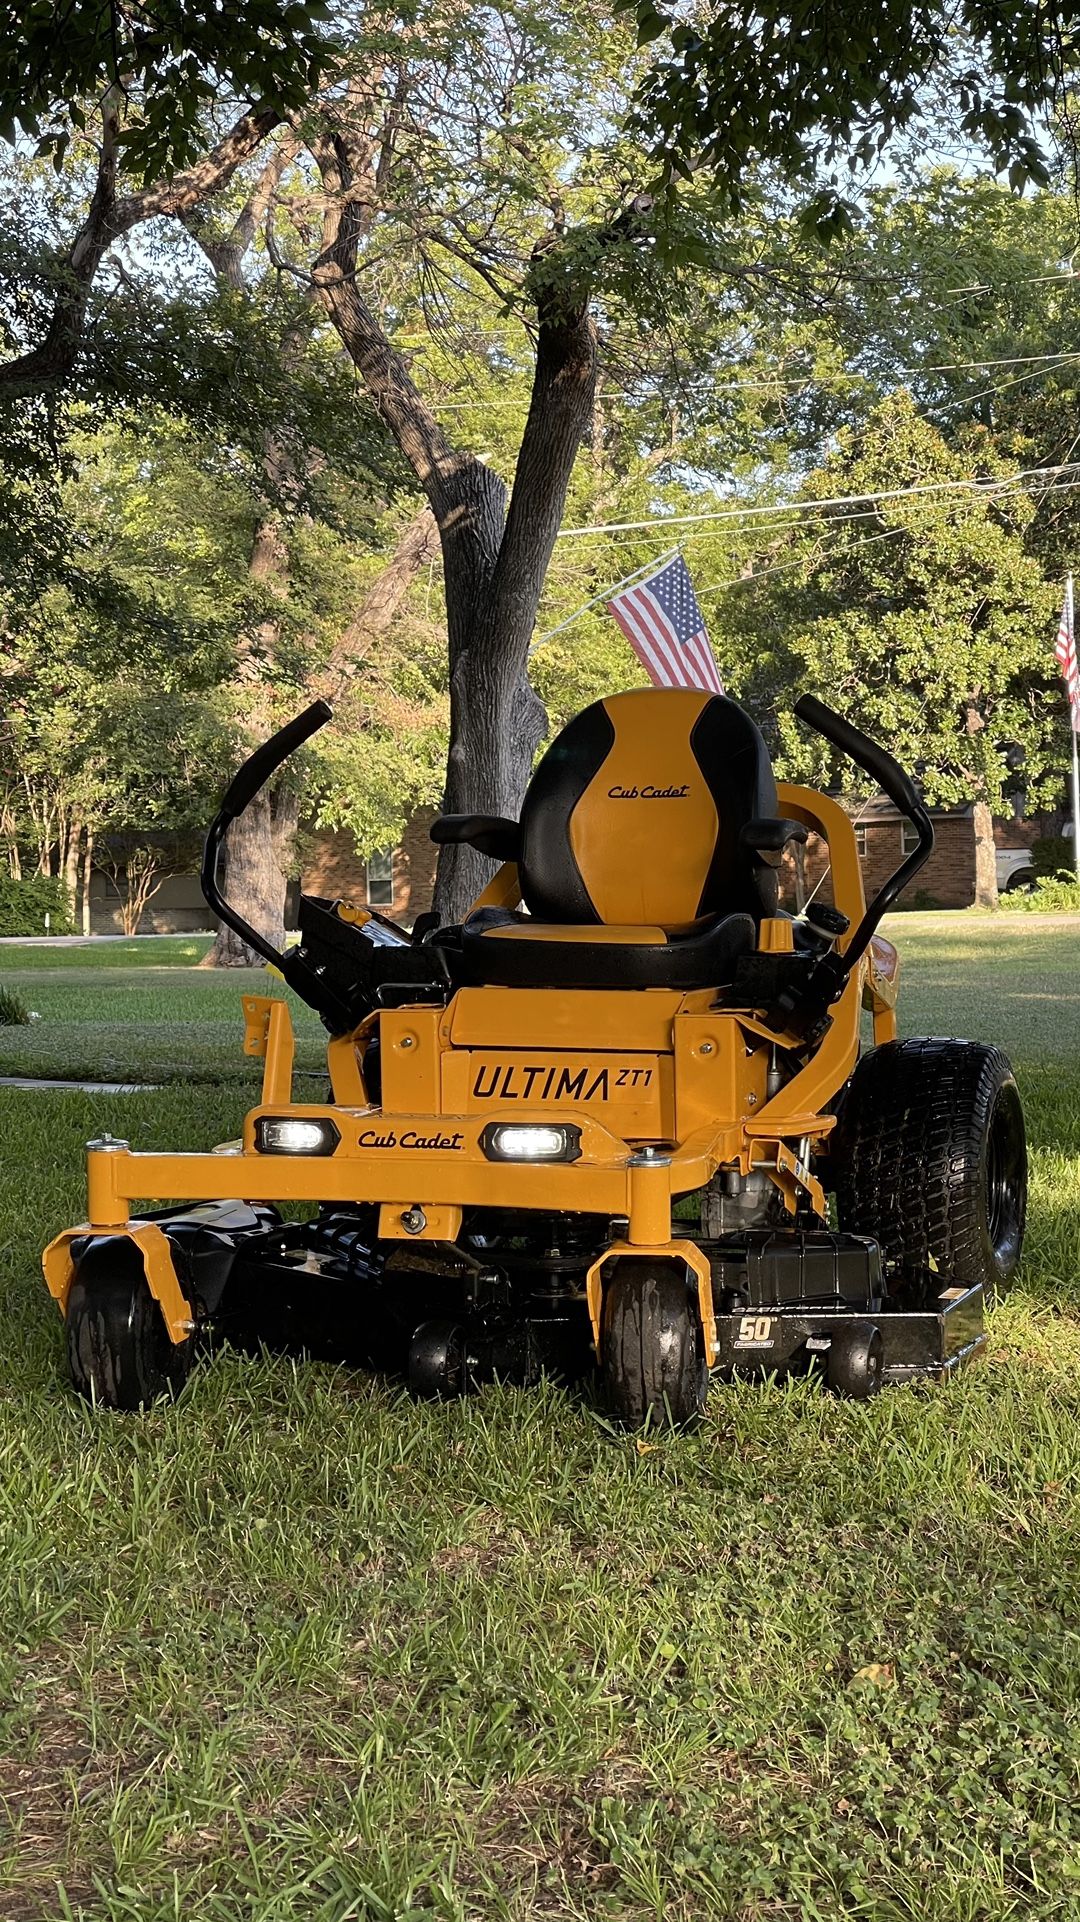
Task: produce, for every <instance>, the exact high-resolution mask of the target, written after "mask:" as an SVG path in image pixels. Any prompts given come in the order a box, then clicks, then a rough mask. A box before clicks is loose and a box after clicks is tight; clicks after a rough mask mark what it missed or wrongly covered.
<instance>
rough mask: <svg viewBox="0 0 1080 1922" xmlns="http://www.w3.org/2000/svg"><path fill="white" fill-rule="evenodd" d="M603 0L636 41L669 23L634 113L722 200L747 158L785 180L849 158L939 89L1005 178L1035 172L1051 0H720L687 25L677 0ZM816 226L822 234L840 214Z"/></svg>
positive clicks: (1048, 108)
mask: <svg viewBox="0 0 1080 1922" xmlns="http://www.w3.org/2000/svg"><path fill="white" fill-rule="evenodd" d="M617 8H618V10H619V11H621V12H624V13H629V14H631V15H632V16H634V18H635V19H636V22H637V30H638V44H639V45H644V44H652V43H654V42H656V41H657V40H659V39H660V38H661V36H662V34H664V32H665V31H666V32H667V34H668V36H669V51H666V52H664V51H658V53H657V56H656V58H655V60H654V63H653V65H652V67H651V69H650V71H649V72H648V74H647V76H646V79H645V81H644V83H643V86H642V89H641V92H640V95H639V100H638V105H637V109H636V112H635V115H634V117H633V121H632V126H633V128H634V129H635V130H636V131H637V132H638V133H639V134H640V135H641V136H642V138H643V139H645V140H647V141H648V142H649V144H650V146H651V149H652V153H653V157H654V158H655V159H656V160H657V161H658V162H659V163H661V164H662V165H664V166H665V168H666V169H668V170H669V172H670V173H677V172H678V171H679V168H678V166H677V165H676V163H675V161H674V160H673V157H672V156H673V153H674V154H677V155H681V156H682V157H683V159H684V160H685V159H686V158H687V157H689V156H693V157H694V159H695V161H696V162H697V163H698V164H704V165H706V166H708V167H709V168H710V169H711V170H712V172H713V174H714V175H715V177H716V180H717V182H718V183H719V184H720V185H721V186H722V188H723V190H724V192H725V194H726V195H727V197H728V200H729V204H730V205H731V206H732V207H734V208H737V207H739V206H740V205H741V204H742V202H743V196H744V191H745V181H746V177H747V175H748V173H749V172H750V171H752V170H753V169H754V168H755V167H757V166H761V165H764V166H765V167H768V168H770V169H772V168H776V169H777V170H778V171H779V173H780V175H781V177H782V178H784V179H785V180H787V181H788V182H790V183H795V184H798V183H802V182H804V181H808V180H810V179H811V178H812V177H813V175H814V173H815V172H816V171H818V170H820V168H821V167H822V166H823V165H825V164H830V163H833V162H835V161H836V160H840V161H841V162H842V163H843V164H845V165H846V167H847V169H848V171H849V172H856V171H859V170H862V169H864V168H865V167H867V166H868V165H869V164H870V163H871V162H872V161H873V160H874V158H875V157H876V156H877V154H879V153H880V152H881V150H882V148H883V147H884V146H885V145H887V144H888V142H889V141H890V140H891V139H892V138H893V137H894V136H895V135H897V134H901V133H904V132H905V131H907V130H913V129H915V128H917V127H918V126H919V125H920V124H923V123H927V124H928V123H929V121H930V119H931V117H932V115H933V113H934V112H935V104H934V103H935V100H939V99H940V98H941V97H942V96H943V95H945V96H951V97H952V98H953V99H955V100H957V101H958V103H959V106H960V128H961V131H962V133H963V134H964V135H965V136H966V137H967V138H968V139H969V140H970V141H971V142H972V143H973V144H974V145H976V146H979V147H981V148H982V149H983V150H984V152H986V153H987V154H989V156H990V157H991V159H992V161H993V164H994V167H995V169H996V170H997V171H1004V170H1005V169H1006V168H1008V170H1009V179H1010V184H1011V185H1012V187H1013V190H1014V191H1015V192H1017V193H1019V192H1022V191H1023V188H1024V187H1025V186H1026V185H1027V183H1028V182H1029V181H1033V182H1035V183H1037V184H1044V183H1045V182H1046V180H1047V178H1048V168H1047V160H1046V154H1045V151H1044V147H1045V136H1046V131H1047V122H1048V119H1049V117H1050V115H1051V113H1052V112H1053V110H1054V109H1055V108H1057V107H1058V106H1059V105H1060V104H1061V101H1062V99H1063V97H1064V94H1065V90H1066V87H1067V85H1068V83H1069V80H1070V78H1071V76H1072V75H1073V74H1074V73H1075V72H1076V69H1077V64H1078V52H1077V45H1076V39H1075V35H1074V34H1073V33H1072V32H1071V31H1069V30H1068V29H1069V28H1070V27H1071V24H1072V13H1071V10H1070V9H1067V8H1066V7H1064V6H1063V5H1061V4H1059V3H1058V0H1040V4H1039V5H1037V6H1036V5H1031V6H1028V7H1018V6H1016V5H1010V4H1008V3H1007V0H990V3H989V4H987V0H960V4H959V6H955V7H954V6H952V5H947V4H945V0H919V3H918V4H915V5H913V4H912V0H879V4H877V5H876V6H873V7H867V6H865V5H863V4H862V0H838V4H834V5H832V6H828V7H826V6H823V5H821V4H820V0H787V4H786V5H784V6H783V7H771V6H764V5H763V4H761V0H725V4H724V5H723V6H717V7H714V8H712V9H711V17H709V18H708V23H707V25H703V26H701V27H699V29H698V31H697V32H691V31H690V30H688V29H687V28H686V26H685V25H684V23H683V20H682V17H681V15H682V9H681V8H680V7H679V5H678V4H677V0H617ZM817 231H818V233H819V237H821V238H829V237H832V236H835V235H836V234H838V233H842V232H843V231H844V223H843V220H842V218H838V217H834V218H832V219H826V220H824V221H822V222H820V223H819V225H818V228H817Z"/></svg>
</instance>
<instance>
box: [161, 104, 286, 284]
mask: <svg viewBox="0 0 1080 1922" xmlns="http://www.w3.org/2000/svg"><path fill="white" fill-rule="evenodd" d="M299 146H300V142H299V140H298V139H297V137H296V135H295V134H293V133H287V134H286V136H285V138H284V139H283V140H281V141H280V142H279V143H278V145H277V146H276V147H275V149H274V152H273V153H272V154H271V156H270V159H269V160H268V161H267V163H266V165H265V167H264V168H263V170H262V172H261V174H260V175H259V178H258V180H257V181H256V182H255V185H254V187H253V188H252V190H251V192H250V194H249V195H248V197H247V200H246V201H245V202H244V205H243V207H242V208H241V209H240V212H239V213H238V214H237V216H236V219H235V220H234V222H233V224H232V227H231V228H230V230H229V232H228V233H227V234H223V235H215V234H213V233H212V232H211V231H210V230H209V228H207V227H204V226H203V225H202V224H201V223H200V222H199V221H198V219H196V218H193V215H194V214H195V212H196V210H195V209H194V208H191V209H184V210H183V211H182V212H181V213H180V215H179V218H180V219H181V220H182V221H183V223H184V225H185V227H186V228H187V230H188V232H189V233H190V235H191V237H192V239H193V240H194V241H195V243H196V245H197V246H198V247H200V248H201V249H202V251H203V253H204V254H205V255H206V258H207V260H208V261H209V262H210V265H211V267H212V268H213V269H214V272H215V274H216V275H217V276H218V279H219V280H221V281H224V283H225V285H226V286H228V287H231V288H232V289H233V290H234V292H236V293H242V292H243V291H244V274H243V264H244V259H245V256H246V254H247V252H248V249H249V247H250V246H251V243H252V241H253V240H254V238H255V235H256V233H257V232H258V230H259V228H260V227H261V226H262V225H263V224H264V222H265V221H266V220H267V219H268V216H269V213H270V209H271V207H272V206H273V202H274V194H275V192H276V191H277V187H278V183H279V182H280V180H281V176H282V174H283V173H284V172H285V169H286V167H288V166H289V165H290V163H291V162H292V161H293V160H294V159H295V158H296V154H297V152H298V150H299Z"/></svg>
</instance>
